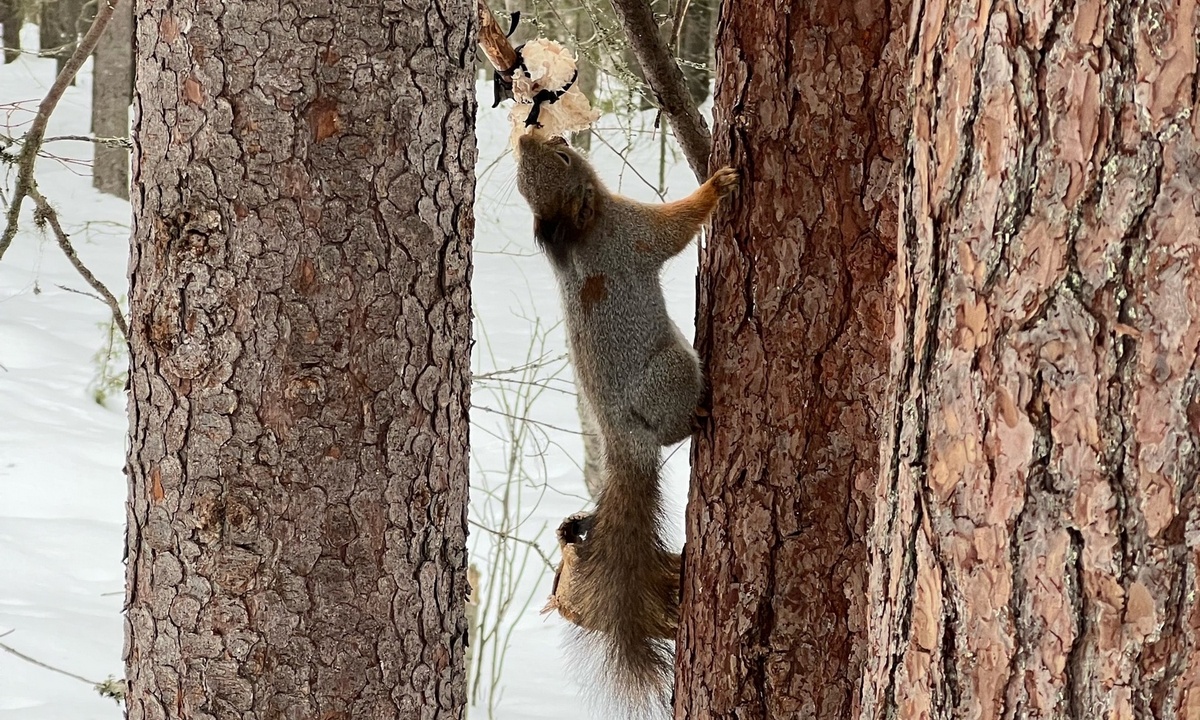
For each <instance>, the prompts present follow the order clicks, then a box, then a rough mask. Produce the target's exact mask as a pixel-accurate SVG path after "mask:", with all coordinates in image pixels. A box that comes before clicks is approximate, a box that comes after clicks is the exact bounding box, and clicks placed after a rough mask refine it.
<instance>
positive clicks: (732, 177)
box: [709, 167, 741, 197]
mask: <svg viewBox="0 0 1200 720" xmlns="http://www.w3.org/2000/svg"><path fill="white" fill-rule="evenodd" d="M709 182H711V183H712V184H713V189H715V190H716V191H717V197H725V196H726V195H729V194H730V193H732V192H733V191H734V190H736V189H737V188H738V185H739V183H740V182H741V174H740V173H738V171H737V170H734V169H733V168H731V167H723V168H721V169H720V170H718V171H716V172H715V173H713V176H712V178H711V179H710V180H709Z"/></svg>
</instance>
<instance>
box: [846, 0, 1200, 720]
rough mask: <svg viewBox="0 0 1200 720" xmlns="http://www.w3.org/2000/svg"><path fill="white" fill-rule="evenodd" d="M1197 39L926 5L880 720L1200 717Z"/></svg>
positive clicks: (921, 17) (889, 482)
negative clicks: (931, 719)
mask: <svg viewBox="0 0 1200 720" xmlns="http://www.w3.org/2000/svg"><path fill="white" fill-rule="evenodd" d="M1197 20H1198V15H1197V6H1196V3H1195V2H1194V0H1187V1H1184V2H1178V3H1160V2H1138V1H1129V0H1108V1H1105V0H1080V1H1079V2H1061V3H1060V2H1053V1H1051V2H1032V3H1027V2H1016V3H1013V2H1007V1H1006V2H998V3H988V2H976V1H974V0H960V1H956V2H949V3H947V2H940V1H939V2H925V3H924V4H922V5H920V6H919V7H918V9H917V10H916V12H915V13H914V22H915V27H916V35H915V37H914V42H913V53H914V60H915V64H914V69H913V73H914V74H913V93H914V102H915V108H914V115H913V135H912V137H911V141H910V147H909V156H908V158H907V161H906V164H905V167H904V177H903V181H902V185H903V194H902V200H901V243H900V251H899V260H898V280H897V282H898V300H897V306H896V326H895V335H894V337H895V341H894V345H893V366H892V369H891V376H892V387H893V388H894V396H893V398H892V401H891V409H890V411H889V414H890V418H889V419H888V421H887V423H886V426H887V427H889V428H890V432H889V437H888V438H886V440H885V443H884V446H883V462H882V465H883V470H882V473H881V478H882V482H881V483H880V484H879V486H878V487H877V489H876V500H875V501H876V510H875V520H876V524H875V525H874V527H873V529H872V532H871V539H870V545H871V578H870V597H871V598H872V599H873V602H874V603H877V604H876V605H873V606H872V609H873V612H872V615H871V618H870V623H869V627H868V635H869V639H870V643H871V661H870V666H869V668H868V670H867V672H866V674H865V681H864V685H863V698H862V705H863V708H862V709H863V712H862V714H861V717H863V718H895V717H900V718H951V717H953V718H981V719H991V718H1079V719H1083V718H1163V719H1166V718H1171V719H1174V718H1181V719H1187V720H1193V719H1194V718H1200V645H1198V643H1197V640H1198V635H1200V605H1198V604H1197V571H1198V569H1200V509H1198V507H1197V500H1196V477H1197V473H1198V472H1200V451H1198V446H1197V442H1198V441H1200V437H1198V434H1200V396H1198V395H1197V393H1198V390H1200V232H1198V229H1200V208H1198V203H1197V198H1198V197H1200V142H1198V139H1197V138H1198V136H1200V132H1198V131H1200V113H1197V110H1198V109H1200V108H1198V106H1197V100H1198V97H1197V72H1196V71H1197V60H1196V48H1197Z"/></svg>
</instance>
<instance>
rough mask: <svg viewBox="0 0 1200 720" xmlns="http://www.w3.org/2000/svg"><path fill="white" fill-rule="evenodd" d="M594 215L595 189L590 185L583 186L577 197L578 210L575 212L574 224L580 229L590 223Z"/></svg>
mask: <svg viewBox="0 0 1200 720" xmlns="http://www.w3.org/2000/svg"><path fill="white" fill-rule="evenodd" d="M595 216H596V191H595V190H594V189H593V188H592V186H591V185H588V186H586V187H584V188H583V193H582V194H581V195H580V197H579V212H578V213H576V214H575V217H576V224H577V225H578V226H579V227H580V228H581V229H582V228H585V227H587V226H588V225H591V224H592V218H594V217H595Z"/></svg>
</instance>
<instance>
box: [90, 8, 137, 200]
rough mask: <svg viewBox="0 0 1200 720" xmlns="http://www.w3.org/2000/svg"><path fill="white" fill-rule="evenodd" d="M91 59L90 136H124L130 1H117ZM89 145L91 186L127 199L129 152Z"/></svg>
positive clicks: (130, 61) (129, 91)
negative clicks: (90, 150)
mask: <svg viewBox="0 0 1200 720" xmlns="http://www.w3.org/2000/svg"><path fill="white" fill-rule="evenodd" d="M92 58H93V64H92V67H93V71H92V135H94V136H96V137H99V138H114V137H121V138H123V137H126V136H128V135H129V104H130V103H131V102H132V101H133V0H117V8H116V11H115V12H114V13H113V16H112V19H111V20H109V22H108V27H107V28H105V30H104V35H103V36H102V37H101V38H100V44H99V45H97V46H96V51H95V52H94V53H92ZM93 147H94V148H95V158H94V160H93V162H92V186H93V187H95V188H96V189H97V190H99V191H100V192H104V193H108V194H110V195H116V196H117V197H122V198H125V199H128V198H129V151H128V150H126V149H125V148H122V147H113V146H111V145H101V144H95V145H93Z"/></svg>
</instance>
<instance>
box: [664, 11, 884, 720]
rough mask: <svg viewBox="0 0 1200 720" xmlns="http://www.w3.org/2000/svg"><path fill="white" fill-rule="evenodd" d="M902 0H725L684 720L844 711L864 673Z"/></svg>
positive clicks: (684, 654) (682, 669)
mask: <svg viewBox="0 0 1200 720" xmlns="http://www.w3.org/2000/svg"><path fill="white" fill-rule="evenodd" d="M906 19H907V10H906V5H905V4H904V3H900V4H896V5H890V6H889V5H888V4H886V3H883V2H866V3H857V4H850V3H840V2H824V3H817V4H815V5H814V4H812V3H786V2H767V3H738V4H727V5H726V7H725V8H724V9H723V12H722V14H721V19H720V22H719V24H718V48H717V53H718V62H717V69H718V77H717V98H716V109H715V111H714V121H715V127H716V132H715V135H714V153H713V166H714V167H720V166H721V165H725V164H729V165H732V166H734V167H736V168H738V169H739V170H740V171H741V172H742V173H743V184H742V189H741V191H740V194H739V196H738V197H737V199H736V202H734V203H733V205H732V208H733V209H732V211H730V212H726V213H721V214H720V215H721V216H720V217H718V218H717V219H716V221H715V223H714V230H713V235H712V239H711V241H710V242H709V243H708V245H707V247H706V248H705V250H704V253H703V256H702V260H701V268H700V288H699V289H700V293H699V295H700V298H699V301H700V310H699V321H698V323H697V326H698V336H699V337H698V344H699V347H700V352H701V357H702V358H703V359H704V362H705V365H706V372H707V377H708V380H709V384H710V386H711V388H712V396H711V402H710V411H711V416H710V417H709V419H708V422H707V427H706V428H705V429H704V430H703V431H702V432H701V433H700V434H699V435H698V436H697V438H696V441H695V444H694V449H693V473H692V495H691V498H690V502H689V505H688V514H687V533H688V535H687V536H688V543H687V546H686V548H685V569H684V585H683V588H684V589H683V617H682V621H681V627H680V632H679V637H678V643H677V645H678V661H677V683H676V702H677V704H676V711H675V712H676V717H677V718H691V719H693V720H698V719H700V718H704V719H707V718H733V717H738V718H754V717H769V718H810V717H820V718H837V717H844V716H846V715H847V714H848V713H849V712H850V710H851V704H852V698H853V697H854V690H855V688H856V686H857V682H858V675H859V672H860V669H861V667H862V663H863V654H862V653H863V642H862V627H863V624H864V622H865V620H866V615H867V604H866V599H865V597H864V593H865V588H866V572H865V558H866V547H865V545H864V542H863V538H864V536H865V533H866V531H867V527H868V524H869V521H870V510H871V506H870V503H869V501H868V500H869V495H868V492H869V490H870V488H871V487H872V484H873V483H874V482H875V480H876V477H877V459H878V456H879V455H878V447H879V445H878V443H879V437H878V434H877V428H878V424H879V420H880V417H881V414H882V405H881V402H880V400H881V398H882V397H883V394H884V389H885V381H886V375H887V350H888V344H887V339H888V338H887V336H888V330H889V320H890V318H891V308H890V304H889V299H890V295H889V286H888V280H887V278H888V274H889V271H890V269H891V267H892V264H893V259H894V257H893V252H894V238H895V232H896V231H895V222H896V203H895V195H894V184H893V183H892V179H893V178H894V172H893V159H894V158H897V157H899V156H900V154H901V150H900V147H901V139H902V137H903V133H904V130H905V122H906V115H905V113H904V108H903V89H904V85H903V83H904V80H905V77H906V76H905V74H904V73H903V72H902V71H901V66H902V63H903V60H904V52H905V47H904V42H903V34H904V33H903V23H904V22H905V20H906Z"/></svg>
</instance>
